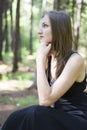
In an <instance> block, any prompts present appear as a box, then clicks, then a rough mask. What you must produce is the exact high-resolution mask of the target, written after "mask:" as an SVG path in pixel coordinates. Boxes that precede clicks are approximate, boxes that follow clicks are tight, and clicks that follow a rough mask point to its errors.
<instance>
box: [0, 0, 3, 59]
mask: <svg viewBox="0 0 87 130" xmlns="http://www.w3.org/2000/svg"><path fill="white" fill-rule="evenodd" d="M2 16H3V0H0V61H3V56H2V47H3V31H2V26H3V22H2V21H3V18H2Z"/></svg>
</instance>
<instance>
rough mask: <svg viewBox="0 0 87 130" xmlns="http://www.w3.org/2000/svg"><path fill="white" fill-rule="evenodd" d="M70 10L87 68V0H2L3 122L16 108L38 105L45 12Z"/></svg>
mask: <svg viewBox="0 0 87 130" xmlns="http://www.w3.org/2000/svg"><path fill="white" fill-rule="evenodd" d="M53 9H55V10H63V11H66V12H67V13H69V15H70V17H71V22H72V31H73V37H74V44H73V48H74V49H75V50H76V51H78V52H79V53H80V54H81V55H82V56H83V58H84V60H85V65H86V67H87V0H0V125H2V124H3V122H4V121H5V119H6V118H7V116H8V115H9V114H10V113H11V112H12V111H14V110H15V109H20V108H23V107H25V106H29V105H31V104H37V103H38V98H37V91H36V62H35V57H36V51H37V47H38V45H39V40H38V35H37V32H38V29H39V22H40V19H41V16H42V14H43V13H44V12H45V11H49V10H53Z"/></svg>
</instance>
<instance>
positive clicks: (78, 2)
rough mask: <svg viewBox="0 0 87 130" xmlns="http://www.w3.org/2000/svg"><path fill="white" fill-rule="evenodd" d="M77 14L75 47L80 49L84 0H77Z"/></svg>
mask: <svg viewBox="0 0 87 130" xmlns="http://www.w3.org/2000/svg"><path fill="white" fill-rule="evenodd" d="M76 2H77V15H76V22H75V26H74V42H75V45H74V49H75V50H78V44H79V28H80V21H81V9H82V2H83V0H77V1H76Z"/></svg>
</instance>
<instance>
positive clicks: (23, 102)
mask: <svg viewBox="0 0 87 130" xmlns="http://www.w3.org/2000/svg"><path fill="white" fill-rule="evenodd" d="M6 61H7V62H5V63H4V64H1V65H0V73H2V76H1V79H0V125H2V124H3V122H4V121H5V120H6V118H7V117H8V115H9V114H10V113H11V112H12V111H15V110H17V109H21V108H23V107H26V106H30V105H32V104H38V97H37V90H36V89H35V88H33V89H31V90H29V87H30V86H31V84H32V82H33V78H34V71H35V66H36V64H35V58H34V57H32V56H28V57H25V58H24V61H23V63H19V70H18V72H16V73H14V74H12V73H11V70H12V66H11V63H10V62H11V61H9V60H8V59H6Z"/></svg>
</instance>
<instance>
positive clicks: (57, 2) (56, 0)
mask: <svg viewBox="0 0 87 130" xmlns="http://www.w3.org/2000/svg"><path fill="white" fill-rule="evenodd" d="M60 5H61V0H54V3H53V9H55V10H60Z"/></svg>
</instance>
